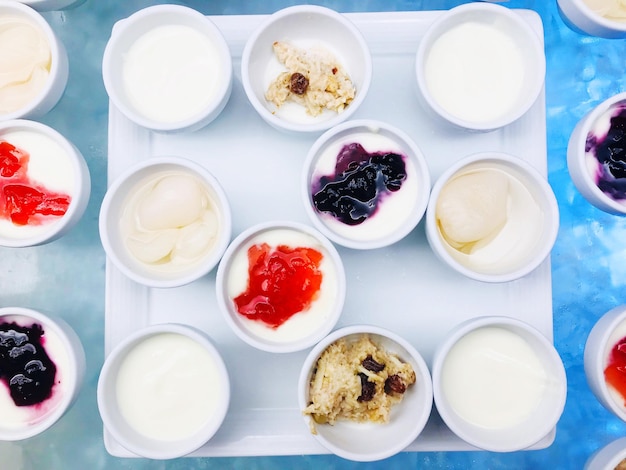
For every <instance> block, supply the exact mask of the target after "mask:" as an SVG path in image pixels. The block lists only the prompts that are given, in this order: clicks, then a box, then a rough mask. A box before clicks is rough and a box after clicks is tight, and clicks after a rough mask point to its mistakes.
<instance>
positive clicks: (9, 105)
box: [0, 15, 52, 114]
mask: <svg viewBox="0 0 626 470" xmlns="http://www.w3.org/2000/svg"><path fill="white" fill-rule="evenodd" d="M51 60H52V59H51V52H50V44H49V43H48V39H47V38H46V35H45V34H44V32H43V31H42V30H41V28H40V27H39V26H38V25H36V24H34V23H33V22H32V21H30V20H29V19H27V18H25V17H22V16H13V15H0V114H8V113H12V112H14V111H17V110H18V109H21V108H23V107H24V106H26V105H28V104H29V103H30V102H31V101H32V100H33V99H34V98H35V97H36V96H37V95H38V94H39V92H40V91H41V90H42V89H43V88H44V86H45V85H46V82H47V81H48V77H49V75H50V67H51Z"/></svg>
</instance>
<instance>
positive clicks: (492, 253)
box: [426, 152, 559, 282]
mask: <svg viewBox="0 0 626 470" xmlns="http://www.w3.org/2000/svg"><path fill="white" fill-rule="evenodd" d="M558 229H559V210H558V205H557V201H556V197H555V195H554V192H553V191H552V188H551V187H550V185H549V183H548V181H547V179H546V178H545V177H544V176H542V175H541V173H539V171H538V170H537V169H535V168H534V167H532V166H531V165H530V164H528V163H527V162H525V161H524V160H522V159H520V158H519V157H515V156H513V155H508V154H504V153H499V152H483V153H477V154H473V155H470V156H467V157H464V158H461V159H460V160H458V161H457V162H456V163H455V164H453V165H451V166H450V167H449V168H448V169H447V170H445V171H444V172H443V173H442V174H441V176H440V177H439V178H438V179H437V181H436V182H435V184H434V185H433V188H432V191H431V196H430V200H429V203H428V208H427V209H426V237H427V240H428V243H429V244H430V246H431V248H432V250H433V252H434V253H435V255H437V257H438V258H439V259H440V260H441V261H443V262H444V263H445V264H447V265H448V266H450V267H451V268H453V269H454V270H456V271H457V272H458V273H460V274H462V275H464V276H467V277H469V278H471V279H475V280H478V281H483V282H508V281H513V280H515V279H519V278H521V277H523V276H526V275H527V274H529V273H531V272H532V271H534V270H535V269H536V268H538V267H539V266H540V265H541V264H542V263H543V262H544V261H545V260H546V258H548V256H549V255H550V251H551V250H552V247H553V246H554V243H555V241H556V237H557V234H558Z"/></svg>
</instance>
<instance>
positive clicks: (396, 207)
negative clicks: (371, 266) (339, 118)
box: [312, 132, 419, 241]
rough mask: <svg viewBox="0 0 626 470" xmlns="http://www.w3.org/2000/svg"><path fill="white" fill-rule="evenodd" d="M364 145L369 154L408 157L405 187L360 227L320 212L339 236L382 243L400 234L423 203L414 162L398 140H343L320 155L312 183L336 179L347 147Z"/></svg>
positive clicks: (374, 136)
mask: <svg viewBox="0 0 626 470" xmlns="http://www.w3.org/2000/svg"><path fill="white" fill-rule="evenodd" d="M351 143H360V144H361V145H362V146H363V148H364V149H365V150H366V151H367V152H368V153H375V152H378V151H384V152H393V153H397V154H400V155H404V156H405V157H406V158H405V159H404V163H405V169H406V174H407V177H406V179H405V180H404V181H403V182H402V187H401V188H400V189H399V190H398V191H395V192H389V193H387V194H385V195H384V196H383V197H382V198H381V200H380V201H379V204H380V206H379V208H378V210H377V211H376V213H375V214H373V215H372V216H370V217H368V218H367V219H366V220H365V221H364V222H363V223H361V224H358V225H347V224H344V223H342V222H341V221H339V220H337V219H336V218H335V217H333V215H332V214H327V213H323V212H319V211H316V212H317V214H318V216H319V217H320V219H321V220H322V221H323V222H324V224H326V226H327V227H328V228H329V229H330V230H332V231H333V232H335V233H337V234H338V235H340V236H342V237H345V238H348V239H352V240H357V241H373V240H380V239H382V238H385V237H387V236H389V235H390V234H393V233H394V232H395V231H397V230H399V229H400V228H401V227H402V226H403V225H404V224H405V223H406V219H407V214H410V213H411V212H412V211H413V210H414V208H415V206H416V204H417V203H418V202H419V201H418V200H419V188H418V186H417V176H416V170H415V166H414V165H413V162H412V161H411V160H410V159H409V158H408V156H407V153H406V150H404V149H403V148H402V147H401V146H400V145H398V143H397V142H395V141H394V140H392V139H390V138H388V137H386V136H383V135H381V134H378V133H373V132H371V133H370V132H358V133H355V134H351V135H349V136H346V137H344V138H342V139H337V141H335V142H333V143H332V144H331V145H329V146H328V147H327V148H326V149H325V150H324V152H323V153H322V154H321V155H320V157H319V159H318V161H317V163H316V165H315V169H314V171H313V174H312V181H315V182H317V181H318V180H319V178H320V176H324V175H334V174H335V165H336V164H337V155H338V154H339V152H340V151H341V149H342V148H343V146H344V145H347V144H351Z"/></svg>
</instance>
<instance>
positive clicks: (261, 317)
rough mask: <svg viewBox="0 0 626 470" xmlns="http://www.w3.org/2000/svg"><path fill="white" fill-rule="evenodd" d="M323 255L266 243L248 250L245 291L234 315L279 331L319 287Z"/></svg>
mask: <svg viewBox="0 0 626 470" xmlns="http://www.w3.org/2000/svg"><path fill="white" fill-rule="evenodd" d="M322 258H323V256H322V254H321V253H320V252H319V251H317V250H315V249H313V248H303V247H298V248H291V247H289V246H285V245H279V246H277V247H275V248H272V247H270V246H269V245H268V244H266V243H261V244H257V245H253V246H251V247H250V248H249V249H248V275H249V280H248V287H247V289H246V291H245V292H243V293H242V294H240V295H239V296H237V297H235V299H234V302H235V305H236V307H237V311H238V312H239V313H240V314H242V315H244V316H245V317H247V318H250V319H252V320H258V321H261V322H263V323H265V324H266V325H268V326H270V327H271V328H278V327H279V326H281V325H282V324H283V323H285V322H286V321H287V320H289V319H290V318H291V317H292V316H293V315H295V314H296V313H298V312H302V311H305V310H307V309H308V308H309V306H310V305H311V303H312V302H313V301H314V300H315V299H316V298H317V296H318V294H319V290H320V286H321V285H322V272H321V271H320V269H319V266H320V263H321V261H322Z"/></svg>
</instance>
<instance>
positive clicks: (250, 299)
mask: <svg viewBox="0 0 626 470" xmlns="http://www.w3.org/2000/svg"><path fill="white" fill-rule="evenodd" d="M215 288H216V293H217V302H218V305H219V310H220V312H221V313H222V316H223V317H224V319H225V320H226V322H227V323H228V325H229V326H230V327H231V329H232V330H233V332H234V333H235V334H236V335H237V336H238V337H239V338H240V339H241V340H243V341H244V342H246V343H247V344H249V345H250V346H253V347H255V348H258V349H260V350H263V351H269V352H275V353H289V352H294V351H300V350H302V349H306V348H308V347H311V346H313V345H314V344H315V343H317V342H318V341H319V340H320V339H322V338H323V337H324V336H326V335H327V334H328V333H329V332H330V331H331V330H332V329H333V328H334V327H335V325H336V323H337V321H338V320H339V317H340V315H341V312H342V310H343V304H344V300H345V295H346V276H345V272H344V267H343V263H342V260H341V257H340V255H339V253H338V252H337V249H336V248H335V246H334V245H333V244H332V243H331V241H330V240H328V239H327V238H326V237H325V236H324V235H322V234H321V233H320V232H319V231H317V230H316V229H314V228H312V227H310V226H308V225H305V224H301V223H298V222H291V221H269V222H264V223H260V224H257V225H253V226H251V227H249V228H248V229H246V230H244V231H243V232H241V233H240V234H239V235H238V236H237V237H236V238H235V239H234V240H233V241H232V243H231V244H230V245H229V246H228V249H227V250H226V252H225V253H224V256H223V258H222V260H221V261H220V264H219V266H218V268H217V276H216V287H215Z"/></svg>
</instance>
